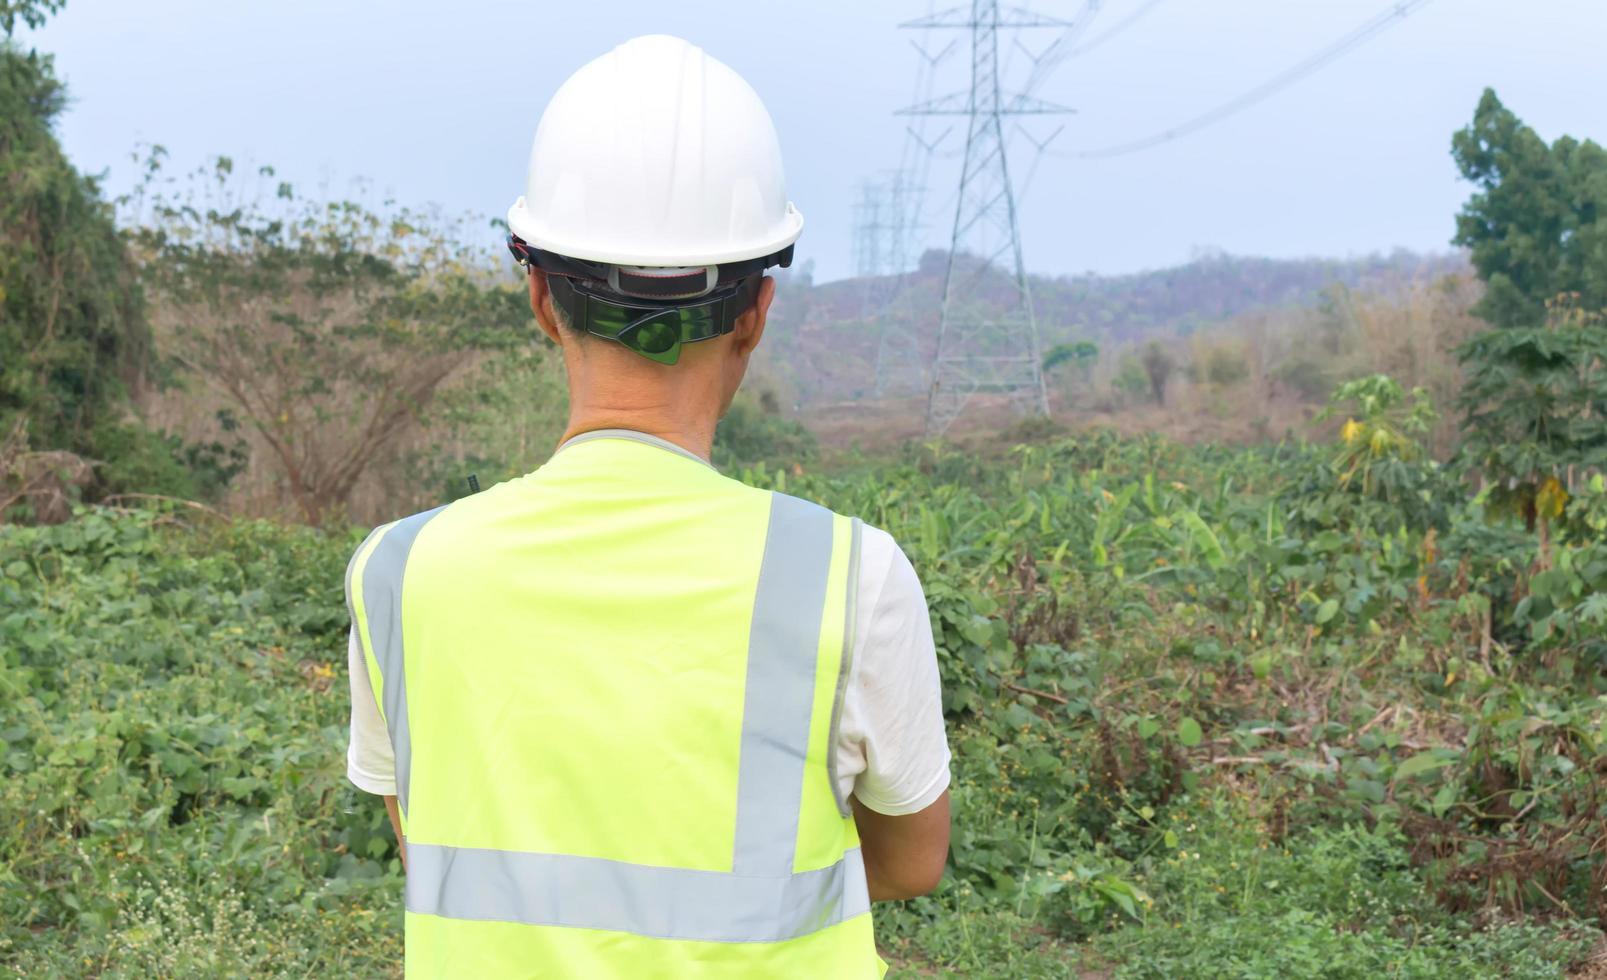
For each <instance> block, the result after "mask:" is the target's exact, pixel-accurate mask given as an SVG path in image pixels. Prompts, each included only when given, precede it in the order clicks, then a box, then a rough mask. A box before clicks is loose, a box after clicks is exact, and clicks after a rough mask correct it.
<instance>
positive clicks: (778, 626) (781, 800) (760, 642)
mask: <svg viewBox="0 0 1607 980" xmlns="http://www.w3.org/2000/svg"><path fill="white" fill-rule="evenodd" d="M831 520H832V519H831V511H829V510H827V509H826V508H824V507H821V506H820V505H819V504H812V503H809V502H808V501H805V500H799V499H798V498H797V497H789V496H787V495H786V494H783V493H773V494H771V495H770V525H769V530H768V531H766V533H765V539H764V558H763V560H762V561H761V562H760V564H759V587H758V589H757V590H756V592H755V593H754V598H753V626H752V627H751V629H750V631H749V633H748V680H747V689H746V693H745V694H744V696H743V705H742V758H741V763H740V768H739V769H738V775H737V824H736V847H735V849H734V853H733V855H732V861H731V871H732V873H733V874H739V875H786V874H791V873H792V859H793V854H794V852H795V850H796V848H797V842H798V818H799V813H798V810H799V807H800V806H801V805H802V798H803V779H804V764H805V762H806V761H807V759H808V753H809V716H810V714H811V713H812V710H813V708H814V702H815V661H816V660H817V659H818V654H819V652H820V617H821V613H822V612H823V611H824V610H825V608H826V577H827V575H828V574H829V573H830V569H831V537H832V533H831V532H832V528H831Z"/></svg>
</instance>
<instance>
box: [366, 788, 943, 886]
mask: <svg viewBox="0 0 1607 980" xmlns="http://www.w3.org/2000/svg"><path fill="white" fill-rule="evenodd" d="M946 795H947V794H945V796H946ZM946 802H947V801H946V800H945V803H946ZM385 812H386V813H387V814H389V815H390V818H391V830H393V831H395V832H396V850H397V851H399V852H400V853H401V855H402V870H403V871H406V870H407V838H406V837H404V836H402V811H401V810H399V809H398V808H397V806H396V797H394V796H387V797H385Z"/></svg>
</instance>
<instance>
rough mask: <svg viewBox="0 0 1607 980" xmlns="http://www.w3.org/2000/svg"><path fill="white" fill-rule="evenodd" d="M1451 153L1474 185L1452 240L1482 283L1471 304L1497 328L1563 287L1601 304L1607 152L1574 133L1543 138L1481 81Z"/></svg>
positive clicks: (1522, 319)
mask: <svg viewBox="0 0 1607 980" xmlns="http://www.w3.org/2000/svg"><path fill="white" fill-rule="evenodd" d="M1451 154H1452V156H1453V157H1454V158H1455V160H1456V164H1457V167H1458V168H1459V169H1460V170H1461V171H1462V176H1463V177H1465V178H1466V179H1467V180H1469V181H1472V182H1473V183H1474V184H1475V185H1477V186H1478V188H1479V189H1478V192H1477V193H1475V194H1474V195H1473V196H1472V197H1471V198H1470V199H1469V200H1468V202H1467V203H1466V204H1465V205H1464V206H1463V208H1462V212H1461V213H1460V214H1459V215H1457V219H1456V237H1455V239H1453V241H1454V242H1455V244H1457V245H1461V246H1464V247H1465V248H1467V249H1469V250H1470V252H1471V254H1472V259H1473V265H1474V268H1476V269H1477V270H1478V272H1479V276H1480V277H1481V278H1482V279H1483V280H1484V281H1485V283H1486V286H1487V287H1488V289H1487V292H1486V294H1485V297H1484V299H1483V300H1481V301H1480V303H1479V304H1478V306H1476V307H1475V308H1474V312H1475V313H1477V314H1478V315H1479V316H1480V317H1482V318H1484V319H1485V320H1486V321H1488V322H1490V323H1492V324H1494V325H1496V326H1498V327H1520V326H1534V325H1536V324H1539V323H1541V322H1543V321H1544V319H1545V311H1546V303H1547V302H1548V301H1549V300H1552V299H1554V298H1555V297H1557V296H1560V295H1562V294H1564V293H1577V294H1579V305H1581V306H1582V307H1584V308H1587V309H1598V310H1599V309H1607V151H1604V150H1603V149H1602V148H1601V147H1600V146H1598V145H1597V144H1596V143H1593V142H1591V141H1589V140H1585V141H1584V142H1580V141H1579V140H1576V139H1574V138H1572V137H1570V136H1564V137H1562V138H1560V139H1558V140H1557V141H1556V142H1555V143H1553V144H1551V145H1550V146H1547V145H1546V143H1545V141H1544V140H1542V139H1541V138H1540V136H1539V134H1537V133H1536V132H1535V131H1534V130H1533V129H1531V128H1530V127H1528V126H1526V125H1524V124H1523V122H1522V121H1521V120H1520V119H1519V118H1518V117H1517V116H1516V115H1515V114H1513V112H1512V111H1511V110H1510V109H1508V108H1507V107H1506V106H1504V105H1502V104H1501V100H1500V99H1499V98H1497V97H1496V94H1495V92H1494V91H1493V90H1489V89H1486V90H1485V93H1484V97H1483V98H1482V99H1480V100H1479V107H1478V110H1477V111H1476V112H1475V113H1474V115H1473V123H1472V125H1470V126H1468V127H1467V128H1466V129H1463V130H1461V131H1460V132H1458V133H1456V134H1455V136H1453V137H1452V139H1451Z"/></svg>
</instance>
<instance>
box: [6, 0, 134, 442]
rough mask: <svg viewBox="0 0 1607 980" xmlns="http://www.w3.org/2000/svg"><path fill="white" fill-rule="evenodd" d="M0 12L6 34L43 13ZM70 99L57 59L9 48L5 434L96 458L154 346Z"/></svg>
mask: <svg viewBox="0 0 1607 980" xmlns="http://www.w3.org/2000/svg"><path fill="white" fill-rule="evenodd" d="M0 3H3V4H4V5H3V6H0V27H4V28H6V29H7V30H9V29H10V26H11V24H12V23H13V22H14V21H15V20H16V19H17V18H19V17H20V18H22V19H23V20H25V21H26V22H28V23H34V22H35V21H36V20H37V19H39V18H40V17H42V14H40V13H39V12H40V11H42V10H43V9H45V8H44V6H41V5H38V4H29V3H23V4H20V5H19V4H16V3H10V2H5V0H0ZM64 102H65V94H64V92H63V89H62V85H61V82H60V81H59V80H57V78H56V76H55V72H54V71H53V68H52V64H51V59H50V58H49V57H47V56H43V55H40V54H37V53H34V52H29V53H26V54H24V53H22V52H21V51H19V50H17V49H16V48H14V47H11V46H0V425H4V426H5V427H6V428H7V429H8V430H9V429H10V428H12V427H13V426H14V425H16V424H18V420H19V419H21V420H23V421H24V422H25V423H26V426H27V428H28V430H29V433H30V440H31V441H32V442H33V443H34V444H35V445H41V446H48V447H50V448H54V449H69V450H72V451H74V452H78V453H82V454H84V455H89V456H96V455H97V446H96V445H95V442H96V435H95V429H96V427H97V426H100V425H103V424H111V423H115V422H116V421H117V418H118V416H119V414H120V411H121V405H122V400H123V393H124V391H125V390H126V388H127V386H128V383H129V382H131V381H133V380H136V379H137V377H138V376H139V373H140V371H141V370H142V367H143V364H144V361H145V358H146V352H147V349H148V344H147V334H146V330H145V325H144V321H143V315H142V303H141V296H140V291H139V287H138V285H137V283H136V282H135V281H134V275H133V269H132V265H131V263H130V262H129V259H128V256H127V253H126V251H125V249H124V247H123V244H122V241H121V239H120V238H119V237H118V234H117V229H116V227H115V225H114V224H113V221H112V216H111V213H110V210H109V208H108V207H107V205H106V203H105V202H104V201H102V200H101V198H100V194H99V189H98V188H97V186H96V183H95V181H94V180H93V179H92V178H89V177H85V176H83V175H81V174H79V173H78V172H77V171H76V170H74V169H73V167H72V165H71V164H70V163H69V162H68V161H67V158H66V156H65V155H64V154H63V153H62V150H61V146H60V144H59V143H58V142H57V140H56V137H55V134H54V133H53V132H52V130H51V125H52V123H53V121H54V119H55V117H56V115H57V114H58V113H60V112H61V109H62V107H63V104H64Z"/></svg>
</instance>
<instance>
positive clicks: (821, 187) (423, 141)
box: [23, 0, 1607, 279]
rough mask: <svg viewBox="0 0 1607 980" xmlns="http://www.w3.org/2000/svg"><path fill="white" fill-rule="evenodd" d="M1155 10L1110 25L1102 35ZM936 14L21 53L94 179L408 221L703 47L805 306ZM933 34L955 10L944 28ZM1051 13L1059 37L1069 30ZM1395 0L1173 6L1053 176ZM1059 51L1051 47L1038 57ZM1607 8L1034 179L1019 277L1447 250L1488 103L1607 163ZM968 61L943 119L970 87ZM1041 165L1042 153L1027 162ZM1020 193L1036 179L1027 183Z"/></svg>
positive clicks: (410, 20) (1415, 59)
mask: <svg viewBox="0 0 1607 980" xmlns="http://www.w3.org/2000/svg"><path fill="white" fill-rule="evenodd" d="M1143 2H1144V0H1103V2H1102V4H1101V7H1102V10H1101V13H1100V23H1098V24H1096V25H1095V26H1094V28H1093V29H1092V31H1091V32H1090V34H1089V36H1090V37H1092V36H1097V34H1098V33H1099V31H1100V30H1101V29H1102V28H1106V27H1109V26H1112V25H1114V24H1116V23H1118V22H1119V21H1121V20H1122V19H1123V18H1124V17H1125V16H1126V15H1127V14H1128V13H1130V12H1131V11H1133V10H1135V9H1137V8H1138V7H1139V6H1141V5H1142V3H1143ZM928 6H929V5H928V3H927V2H926V0H897V2H879V3H872V2H866V0H860V2H855V3H850V2H847V0H826V2H813V3H800V2H793V3H776V2H769V3H765V2H761V3H745V4H734V3H714V2H708V0H682V2H680V3H674V4H670V3H663V2H646V0H586V2H583V3H581V2H570V3H565V4H556V3H538V2H531V0H526V2H522V3H521V2H511V0H478V2H477V0H461V2H454V3H441V2H439V0H437V2H422V0H390V2H386V3H374V2H365V3H356V2H334V0H271V2H270V0H230V2H219V0H141V2H137V3H136V2H129V0H69V3H68V5H67V8H66V10H65V12H63V13H62V14H61V15H59V16H58V17H57V18H56V20H55V21H53V22H52V23H51V24H50V25H48V26H47V27H46V28H45V29H43V30H41V31H39V32H35V33H33V34H25V35H24V37H23V41H24V43H32V44H36V45H37V46H38V47H40V48H41V49H42V50H45V51H49V52H53V53H54V54H55V55H56V56H57V64H58V67H59V69H60V70H61V72H62V74H63V75H65V76H66V78H67V79H68V81H69V84H70V86H71V91H72V96H73V100H74V101H73V104H72V107H71V109H70V110H69V111H68V113H67V115H66V117H65V119H64V120H63V121H62V124H61V127H60V131H61V135H62V137H63V139H64V142H65V144H66V147H67V151H68V153H69V154H71V156H72V157H73V159H74V161H75V162H76V163H77V164H78V165H79V166H81V167H83V168H85V169H87V170H91V171H98V170H101V169H103V168H105V169H109V170H110V178H109V180H110V184H111V187H112V188H113V189H114V190H115V189H118V188H120V187H123V186H126V184H127V182H128V181H129V179H130V177H131V170H132V168H131V166H130V165H129V163H128V152H129V151H130V149H131V148H132V147H133V146H134V144H135V143H136V142H138V141H151V142H160V143H163V144H165V145H166V146H167V147H168V148H169V149H170V150H171V151H172V153H173V155H174V158H175V160H176V161H177V162H179V163H181V164H186V165H189V164H194V163H198V162H200V161H201V160H202V159H203V158H205V157H206V156H208V155H212V154H217V153H227V154H231V155H233V156H235V157H237V158H243V159H246V160H249V161H250V162H252V163H271V164H274V165H275V166H277V167H278V169H279V171H280V173H281V174H282V175H285V176H287V177H289V178H290V179H292V180H296V181H298V182H301V183H303V184H310V183H317V182H319V181H326V182H330V183H333V184H335V185H343V184H344V182H345V181H347V180H349V179H350V178H354V177H364V178H368V179H370V180H372V181H373V182H374V184H375V185H376V186H377V187H378V188H380V189H382V190H384V191H386V192H389V193H392V194H394V195H395V196H397V197H398V198H400V199H402V200H405V201H408V202H410V203H426V202H433V203H437V204H440V205H443V206H445V207H447V208H450V209H453V210H472V211H477V212H482V213H485V214H501V213H503V211H505V209H506V207H507V205H508V203H509V202H510V201H511V200H512V199H513V198H514V197H515V196H516V195H517V194H518V193H520V190H521V183H522V180H523V170H524V165H525V158H526V154H527V152H528V148H529V143H530V137H531V135H532V133H533V131H534V128H535V124H536V120H537V119H538V118H539V115H540V112H541V108H542V106H543V105H544V104H545V102H546V99H547V97H548V96H549V95H550V94H551V93H552V91H553V90H554V89H555V88H556V87H557V85H558V84H559V83H560V82H561V81H562V80H563V79H564V77H565V76H567V75H568V73H569V72H571V71H572V70H574V69H575V68H576V67H578V66H579V65H581V64H583V63H584V62H585V61H587V60H589V59H590V58H592V57H593V56H595V55H597V54H599V53H601V52H602V51H604V50H606V49H607V48H609V47H610V46H612V45H613V44H615V43H618V42H619V41H621V40H624V39H625V38H627V37H630V36H633V35H637V34H645V33H658V32H663V33H673V34H679V35H681V36H683V37H686V38H688V39H690V40H692V41H694V42H696V43H698V44H700V45H702V46H703V47H705V48H707V49H708V50H709V51H710V52H711V53H712V54H714V55H715V56H716V57H718V58H720V59H721V60H723V61H725V62H727V63H728V64H730V65H732V66H733V67H734V68H736V69H737V70H738V71H740V72H741V73H742V74H744V75H745V76H746V77H747V78H748V80H749V81H750V82H752V83H753V85H754V87H755V88H757V89H758V90H759V92H760V94H761V95H762V96H764V97H765V99H766V100H767V102H768V103H769V106H770V110H771V113H772V115H773V116H774V117H775V119H776V124H777V127H778V128H779V130H780V132H781V137H782V142H783V146H784V150H785V152H786V156H787V169H788V181H789V190H790V192H791V196H792V197H793V199H794V200H795V201H796V202H797V204H798V206H799V207H800V208H801V209H802V210H803V212H804V215H805V217H806V220H807V222H808V225H807V227H806V229H805V232H804V238H803V240H802V242H801V243H800V258H812V259H813V260H814V261H815V264H816V269H817V277H818V278H823V279H824V278H835V277H838V276H841V275H845V274H847V273H848V272H849V271H850V269H851V265H850V256H851V251H850V242H851V232H852V226H853V204H854V201H855V199H856V196H857V193H858V185H859V183H860V181H861V180H863V179H864V178H866V177H868V176H872V175H873V174H874V173H875V172H876V171H878V170H880V169H883V168H887V167H891V166H892V165H893V164H894V163H895V162H896V161H897V158H898V154H899V147H900V143H901V139H902V133H903V120H902V119H895V118H894V117H892V115H891V113H892V111H893V110H894V109H895V108H897V107H898V106H900V105H901V104H903V103H905V102H907V101H908V99H909V97H910V94H911V87H912V84H913V78H914V71H915V61H916V58H915V54H914V52H913V51H912V50H911V48H910V46H909V43H908V42H909V35H910V32H903V31H898V30H895V24H896V23H897V22H899V21H901V20H905V19H908V18H910V17H914V16H918V15H920V14H923V13H925V12H926V10H927V9H928ZM939 6H940V7H941V6H943V4H939ZM1037 6H1038V8H1039V9H1041V10H1043V11H1045V12H1048V13H1053V14H1057V15H1060V16H1070V15H1072V14H1074V13H1075V12H1076V11H1077V10H1079V9H1080V8H1081V7H1082V4H1081V3H1080V2H1072V0H1056V2H1044V3H1040V4H1038V5H1037ZM1386 6H1387V4H1386V3H1385V2H1384V0H1210V2H1207V0H1165V2H1162V3H1161V4H1160V5H1159V6H1158V7H1156V8H1155V9H1154V11H1153V12H1152V13H1150V14H1149V15H1148V16H1147V17H1146V18H1145V19H1144V20H1142V21H1141V22H1139V23H1138V24H1136V25H1135V26H1134V27H1133V28H1132V29H1130V30H1128V31H1127V32H1125V33H1124V34H1123V35H1121V36H1120V37H1118V38H1116V39H1115V40H1112V41H1111V42H1109V43H1108V44H1106V45H1104V46H1102V47H1100V48H1098V49H1097V50H1095V51H1093V52H1091V53H1090V54H1088V55H1086V56H1084V57H1081V58H1077V59H1073V60H1070V61H1068V62H1066V63H1065V64H1063V65H1062V66H1061V67H1060V68H1059V70H1058V71H1057V72H1056V73H1055V74H1054V76H1053V77H1052V78H1051V79H1050V80H1049V81H1048V82H1047V84H1045V85H1044V86H1043V87H1042V89H1041V90H1040V93H1039V94H1040V95H1042V96H1043V97H1045V98H1048V99H1053V100H1055V101H1057V102H1061V103H1064V104H1067V105H1070V106H1074V107H1076V108H1077V109H1078V110H1079V114H1078V115H1076V116H1074V117H1071V118H1070V119H1069V120H1067V122H1068V125H1067V127H1066V130H1065V131H1064V132H1063V133H1062V134H1061V136H1060V137H1059V139H1058V141H1057V142H1056V143H1055V144H1053V148H1054V149H1055V150H1057V151H1060V153H1061V154H1070V153H1072V152H1075V151H1077V150H1080V149H1089V148H1095V147H1099V146H1104V145H1108V144H1111V143H1119V142H1122V141H1124V140H1126V139H1129V138H1132V137H1137V136H1143V135H1147V134H1149V133H1150V132H1153V131H1156V130H1159V129H1164V128H1166V127H1168V126H1170V125H1172V124H1174V123H1176V122H1179V121H1181V120H1182V119H1184V118H1187V117H1189V116H1192V115H1193V114H1195V113H1196V112H1198V111H1201V110H1204V109H1207V108H1210V107H1211V106H1213V105H1214V104H1216V103H1218V102H1221V101H1224V100H1226V99H1228V98H1230V97H1232V96H1234V95H1236V94H1238V93H1239V92H1240V91H1242V90H1244V89H1246V88H1248V87H1250V86H1252V85H1255V84H1256V83H1258V82H1260V81H1262V80H1263V79H1265V78H1267V77H1269V76H1271V75H1273V74H1275V73H1276V72H1278V71H1280V70H1281V69H1283V68H1285V67H1288V66H1289V65H1291V64H1293V63H1294V62H1296V61H1299V60H1300V59H1302V58H1304V57H1305V56H1306V55H1308V54H1310V53H1312V52H1313V51H1315V50H1316V49H1318V48H1320V47H1321V46H1323V45H1324V44H1326V43H1327V42H1329V41H1330V40H1332V39H1335V38H1337V37H1339V36H1340V35H1342V34H1344V33H1346V32H1348V31H1350V30H1351V29H1353V28H1355V27H1356V26H1358V25H1360V24H1361V23H1363V22H1364V21H1366V20H1368V19H1369V18H1371V17H1372V16H1374V15H1375V14H1376V13H1378V12H1379V11H1380V10H1382V9H1384V8H1385V7H1386ZM1049 37H1050V35H1044V36H1043V37H1042V38H1041V39H1040V40H1041V41H1046V40H1048V39H1049ZM1603 38H1607V3H1604V2H1603V0H1522V2H1514V0H1435V2H1433V3H1430V4H1429V5H1428V6H1426V7H1424V8H1423V9H1421V10H1420V11H1419V12H1417V13H1415V14H1413V15H1412V16H1410V17H1409V18H1407V19H1406V20H1405V21H1403V22H1402V23H1400V24H1398V25H1396V26H1395V27H1393V28H1392V29H1391V30H1390V31H1388V32H1387V33H1385V34H1384V35H1383V36H1381V37H1379V38H1377V39H1376V40H1374V41H1372V42H1371V43H1369V44H1368V45H1366V46H1365V47H1363V48H1361V49H1360V50H1358V51H1356V52H1354V53H1352V54H1350V55H1348V56H1347V57H1345V58H1344V59H1343V60H1341V61H1340V62H1338V63H1336V64H1334V65H1332V66H1330V67H1329V68H1327V69H1325V70H1324V71H1323V72H1321V73H1319V74H1318V75H1316V76H1314V77H1312V78H1309V79H1307V80H1306V81H1304V82H1302V83H1300V84H1298V85H1297V86H1295V87H1293V88H1291V89H1289V90H1287V91H1285V92H1283V93H1282V94H1280V95H1278V96H1276V97H1275V98H1274V99H1272V100H1271V101H1269V102H1267V103H1265V104H1263V105H1261V106H1259V107H1257V108H1254V109H1251V110H1249V111H1248V112H1246V113H1244V114H1242V115H1240V116H1238V117H1236V118H1234V119H1232V120H1229V121H1227V122H1225V123H1222V124H1220V125H1218V126H1215V127H1213V128H1211V129H1209V130H1207V131H1204V132H1201V133H1199V134H1198V135H1195V136H1192V137H1188V138H1186V139H1183V140H1180V141H1177V142H1174V143H1171V144H1168V145H1165V146H1162V147H1158V148H1156V149H1152V150H1148V151H1146V152H1144V153H1141V154H1137V155H1133V156H1128V157H1120V158H1116V159H1110V160H1103V161H1080V160H1076V159H1072V158H1070V157H1069V156H1067V155H1060V156H1050V157H1046V158H1045V159H1044V160H1043V161H1042V163H1041V165H1040V166H1039V169H1038V172H1037V174H1036V177H1035V179H1034V181H1033V183H1032V185H1031V187H1030V188H1029V189H1028V193H1027V196H1026V199H1025V201H1024V202H1023V205H1022V210H1023V213H1024V217H1023V231H1024V241H1025V249H1026V257H1027V265H1028V267H1029V268H1030V269H1031V270H1033V271H1035V272H1043V273H1069V272H1081V271H1085V270H1096V271H1099V272H1105V273H1118V272H1128V271H1134V270H1138V269H1144V268H1156V267H1161V266H1166V265H1173V264H1177V263H1180V262H1184V261H1187V260H1188V258H1189V256H1190V254H1191V251H1192V250H1193V249H1194V248H1195V247H1198V246H1210V247H1219V248H1225V249H1227V250H1228V251H1231V252H1235V253H1246V254H1260V255H1275V256H1302V255H1347V254H1356V253H1364V252H1369V251H1376V250H1388V249H1390V248H1393V247H1397V246H1404V247H1408V248H1414V249H1443V248H1445V247H1447V246H1446V242H1447V240H1448V239H1449V237H1450V235H1451V233H1452V214H1453V213H1454V211H1455V210H1456V208H1457V206H1458V205H1459V203H1460V202H1461V201H1462V200H1463V199H1464V198H1465V197H1466V196H1467V193H1468V189H1467V187H1466V186H1465V185H1463V184H1461V183H1459V182H1458V180H1457V177H1456V172H1455V169H1454V167H1453V166H1452V163H1451V160H1450V157H1449V154H1448V145H1449V140H1450V134H1451V131H1452V130H1453V129H1455V128H1456V127H1458V126H1461V125H1464V124H1465V123H1466V121H1467V120H1468V118H1469V117H1470V116H1471V114H1472V110H1473V107H1474V104H1475V103H1476V101H1477V100H1478V96H1479V93H1480V91H1481V90H1482V89H1483V87H1484V86H1485V85H1494V86H1495V87H1496V88H1497V90H1498V91H1499V92H1500V94H1501V96H1502V98H1503V99H1504V100H1505V101H1506V102H1507V104H1508V105H1510V106H1511V107H1513V108H1514V109H1515V110H1516V111H1517V112H1518V113H1519V114H1520V115H1521V116H1523V117H1524V118H1525V119H1526V120H1528V121H1529V122H1530V123H1532V124H1533V125H1535V126H1536V127H1537V128H1538V129H1539V130H1540V131H1541V133H1542V134H1543V135H1544V136H1546V137H1547V138H1548V139H1550V138H1554V137H1555V136H1557V135H1559V134H1561V133H1563V132H1567V133H1572V134H1574V135H1577V136H1581V137H1593V138H1595V139H1597V140H1598V141H1603V140H1604V139H1607V59H1603V58H1602V57H1601V42H1602V39H1603ZM963 66H964V59H963V58H956V59H951V61H950V62H949V65H948V70H947V73H946V75H944V76H943V77H942V78H940V80H939V83H938V90H939V92H942V91H946V90H948V89H951V88H958V87H961V86H963V85H964V84H965V83H966V80H965V78H964V76H963ZM1022 146H1023V147H1024V146H1025V144H1022ZM1018 156H1019V160H1018V163H1017V170H1018V172H1021V171H1024V170H1025V169H1026V167H1027V162H1028V161H1027V158H1026V157H1025V156H1024V155H1018ZM956 171H957V161H956V160H953V159H938V160H937V161H936V163H935V166H934V168H933V170H932V186H933V191H932V193H931V195H930V198H929V203H930V205H931V207H930V208H929V211H928V214H927V220H928V222H929V223H930V226H931V235H930V238H931V241H930V242H929V244H933V245H943V244H946V241H945V235H946V230H947V226H948V224H949V223H950V222H952V220H953V215H952V212H949V213H944V212H943V208H944V207H945V206H946V207H949V208H952V183H953V181H954V179H955V175H956Z"/></svg>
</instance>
